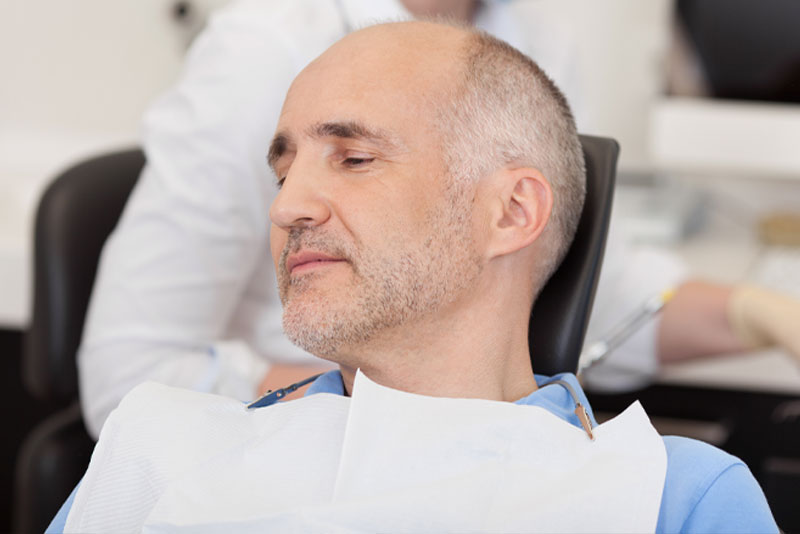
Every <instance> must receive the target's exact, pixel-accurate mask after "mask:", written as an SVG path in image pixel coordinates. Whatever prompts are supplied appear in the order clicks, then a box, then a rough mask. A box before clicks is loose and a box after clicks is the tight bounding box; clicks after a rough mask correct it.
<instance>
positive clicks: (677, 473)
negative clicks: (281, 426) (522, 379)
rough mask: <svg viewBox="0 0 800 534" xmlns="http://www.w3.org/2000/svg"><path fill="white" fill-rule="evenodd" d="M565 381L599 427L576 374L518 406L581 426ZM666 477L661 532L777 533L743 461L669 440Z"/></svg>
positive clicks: (338, 390) (329, 389) (58, 523)
mask: <svg viewBox="0 0 800 534" xmlns="http://www.w3.org/2000/svg"><path fill="white" fill-rule="evenodd" d="M554 380H561V381H564V382H566V383H568V384H569V385H570V386H572V390H573V392H574V394H575V396H576V397H577V399H578V401H579V402H580V403H581V404H582V405H583V406H584V407H585V408H586V410H587V412H588V414H589V418H590V419H591V420H592V424H593V425H596V424H597V422H596V420H595V418H594V414H593V413H592V409H591V407H590V406H589V401H588V400H587V399H586V394H585V393H584V392H583V389H582V388H581V386H580V384H578V380H577V378H575V375H573V374H570V373H562V374H559V375H556V376H554V377H546V376H541V375H536V383H537V384H538V385H539V389H537V390H536V391H534V392H533V393H531V394H530V395H528V396H527V397H524V398H522V399H520V400H518V401H516V404H525V405H529V406H539V407H541V408H544V409H546V410H547V411H549V412H550V413H552V414H554V415H556V416H558V417H560V418H561V419H563V420H565V421H567V422H568V423H570V424H572V425H575V426H577V427H581V424H580V421H579V420H578V417H577V416H576V415H575V400H574V399H573V397H572V394H571V392H570V391H569V390H568V389H567V388H566V387H564V386H563V385H561V384H556V383H552V382H553V381H554ZM315 393H333V394H336V395H344V394H345V391H344V384H343V383H342V375H341V374H340V373H339V371H330V372H328V373H325V374H324V375H322V376H321V377H319V378H318V379H317V380H316V381H315V382H314V383H313V384H311V386H310V387H309V388H308V391H306V395H314V394H315ZM663 439H664V445H665V447H666V450H667V475H666V478H665V480H664V492H663V494H662V497H661V508H660V510H659V513H658V524H657V526H656V532H659V533H662V532H663V533H672V532H686V533H690V532H726V533H736V532H751V533H753V532H756V533H766V532H778V526H777V525H776V524H775V520H774V519H773V518H772V513H771V512H770V509H769V505H768V504H767V499H766V498H765V497H764V492H763V491H761V487H760V486H759V485H758V482H756V479H755V478H753V475H752V473H750V469H748V468H747V466H746V465H745V464H744V463H743V462H742V461H741V460H739V459H738V458H736V457H734V456H731V455H730V454H728V453H726V452H723V451H721V450H719V449H717V448H716V447H712V446H711V445H708V444H706V443H703V442H701V441H697V440H693V439H689V438H682V437H677V436H665V437H664V438H663ZM77 490H78V488H77V487H76V488H75V490H73V492H72V494H71V495H70V496H69V498H68V499H67V500H66V502H65V503H64V504H63V506H62V507H61V509H60V510H59V511H58V514H56V517H55V518H54V519H53V521H52V522H51V523H50V526H49V527H48V528H47V530H46V533H55V532H63V530H64V525H65V523H66V520H67V515H68V514H69V510H70V508H71V507H72V502H73V500H74V499H75V493H76V492H77Z"/></svg>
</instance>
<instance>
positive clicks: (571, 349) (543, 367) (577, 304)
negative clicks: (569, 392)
mask: <svg viewBox="0 0 800 534" xmlns="http://www.w3.org/2000/svg"><path fill="white" fill-rule="evenodd" d="M580 138H581V144H582V145H583V154H584V158H585V160H586V201H585V203H584V206H583V213H582V214H581V219H580V222H579V223H578V230H577V233H576V234H575V240H574V241H573V243H572V246H571V247H570V249H569V251H568V252H567V255H566V256H565V258H564V261H563V262H562V263H561V265H560V266H559V267H558V269H557V270H556V272H555V273H553V276H552V277H551V278H550V280H549V281H548V282H547V284H546V285H545V287H544V288H543V289H542V292H541V294H540V295H539V298H538V299H537V300H536V304H535V305H534V307H533V311H532V312H531V319H530V326H529V329H528V346H529V349H530V352H531V363H532V365H533V371H534V372H535V373H537V374H544V375H554V374H557V373H562V372H572V373H574V372H575V371H576V370H577V369H578V359H579V358H580V353H581V347H582V346H583V338H584V336H585V335H586V326H587V325H588V324H589V314H590V312H591V309H592V303H593V302H594V293H595V289H596V288H597V279H598V277H599V276H600V266H601V265H602V263H603V252H604V251H605V245H606V234H607V233H608V223H609V220H610V218H611V203H612V197H613V193H614V179H615V177H616V169H617V157H618V156H619V144H617V142H616V141H614V140H613V139H608V138H604V137H592V136H588V135H582V136H580Z"/></svg>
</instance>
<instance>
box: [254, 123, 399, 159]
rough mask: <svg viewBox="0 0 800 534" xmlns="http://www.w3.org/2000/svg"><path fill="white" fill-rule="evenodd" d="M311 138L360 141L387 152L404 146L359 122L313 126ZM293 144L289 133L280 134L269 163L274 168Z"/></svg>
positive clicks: (274, 140) (271, 151) (268, 157)
mask: <svg viewBox="0 0 800 534" xmlns="http://www.w3.org/2000/svg"><path fill="white" fill-rule="evenodd" d="M307 135H308V136H309V137H312V138H315V139H320V138H323V137H338V138H340V139H360V140H363V141H369V142H371V143H376V144H378V145H379V146H381V147H382V148H384V149H385V150H397V149H399V147H400V146H402V144H401V143H400V142H399V141H398V140H397V139H396V138H395V137H394V136H392V135H390V134H389V133H387V132H385V131H383V130H379V129H376V128H370V127H368V126H367V125H365V124H364V123H362V122H358V121H332V122H320V123H317V124H313V125H312V126H311V127H310V128H309V129H308V130H307ZM291 144H292V137H291V135H289V134H288V133H285V132H278V133H277V134H275V137H274V138H273V139H272V143H270V146H269V153H268V155H267V162H268V163H269V165H270V167H273V168H274V165H275V162H277V161H278V160H279V159H280V158H281V156H283V154H284V153H286V150H287V149H288V148H289V145H291Z"/></svg>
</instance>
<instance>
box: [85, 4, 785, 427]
mask: <svg viewBox="0 0 800 534" xmlns="http://www.w3.org/2000/svg"><path fill="white" fill-rule="evenodd" d="M425 14H428V15H431V14H434V15H446V16H448V17H453V18H456V19H457V20H460V21H463V22H464V23H469V24H474V25H476V26H477V27H480V28H482V29H484V30H486V31H488V32H489V33H491V34H493V35H495V36H498V37H501V38H502V39H504V40H506V41H508V42H509V43H511V44H513V45H514V46H516V47H517V48H519V49H520V50H522V51H523V52H525V53H526V54H528V55H529V56H530V57H532V58H534V59H535V60H536V61H537V63H538V64H539V65H541V66H542V67H543V68H544V69H545V70H546V71H547V72H548V73H549V74H550V76H551V77H552V78H553V79H554V80H555V81H556V82H557V83H558V84H559V86H560V87H561V89H562V90H563V91H564V92H565V94H566V95H567V96H568V97H569V101H570V103H571V105H572V107H573V111H574V110H575V107H576V100H577V101H578V103H580V101H581V93H582V91H581V90H580V89H581V87H580V84H578V83H577V82H578V80H577V78H578V76H577V75H576V71H577V69H576V61H575V60H576V57H575V56H576V54H575V50H574V49H575V43H574V40H573V39H572V38H571V34H570V29H571V27H570V24H569V22H570V21H569V20H563V19H556V18H555V17H553V16H552V15H549V16H548V17H547V18H546V19H542V18H536V19H534V20H520V18H519V12H518V11H517V10H516V8H515V6H514V2H502V1H495V0H492V1H489V2H477V1H472V0H470V1H462V0H457V1H453V0H401V1H398V0H373V1H370V2H363V1H361V0H293V1H292V2H285V1H280V0H239V1H236V2H231V3H230V5H228V6H226V8H225V9H223V10H221V11H220V12H219V13H218V14H216V15H215V16H214V17H213V18H212V19H211V21H210V23H209V25H208V28H207V29H206V30H205V31H204V32H203V34H202V35H201V36H200V37H199V38H198V39H197V42H196V43H195V45H194V46H193V47H192V50H191V51H190V53H189V55H188V57H187V61H186V66H185V69H184V72H183V73H182V76H181V79H180V81H179V82H178V84H177V85H176V86H175V87H174V88H173V89H171V90H170V91H169V92H168V93H166V94H165V95H164V96H163V97H162V98H160V99H159V100H158V101H157V102H156V103H155V104H154V106H153V107H152V108H151V109H150V110H149V111H148V113H147V115H146V117H145V121H144V128H143V132H144V140H143V144H144V148H145V152H146V155H147V160H148V161H147V166H146V168H145V170H144V171H143V173H142V176H141V177H140V179H139V182H138V184H137V187H136V189H135V191H134V192H133V194H132V195H131V198H130V200H129V202H128V205H127V206H126V209H125V213H124V215H123V217H122V219H121V220H120V222H119V224H118V226H117V228H116V230H115V232H114V234H113V235H112V236H111V238H110V239H109V241H108V243H107V246H106V247H105V250H104V252H103V258H102V261H101V264H100V267H99V270H98V276H97V282H96V285H95V288H94V291H93V296H92V303H91V306H90V309H89V314H88V316H87V320H86V328H85V332H84V335H83V338H82V346H81V349H80V352H79V356H78V363H79V371H80V381H81V384H80V386H81V388H80V390H81V403H82V408H83V416H84V420H85V421H86V424H87V427H88V429H89V432H90V434H91V435H92V436H94V437H97V435H98V434H99V432H100V428H101V427H102V425H103V422H104V421H105V419H106V417H108V414H109V413H110V412H111V410H113V409H114V408H115V407H116V406H117V405H118V404H119V401H120V399H121V398H122V397H123V396H124V395H125V394H126V393H127V392H128V391H130V390H131V389H132V388H133V387H135V386H136V385H138V384H140V383H142V382H144V381H147V380H154V381H158V382H160V383H164V384H168V385H173V386H178V387H185V388H189V389H194V390H198V391H207V392H212V393H218V394H222V395H226V396H230V397H233V398H237V399H240V400H246V399H251V398H253V397H254V396H256V395H258V394H259V393H260V392H263V390H265V389H267V388H275V387H280V386H284V385H286V384H288V383H292V382H295V381H297V380H300V379H301V378H304V377H306V376H309V375H311V374H314V373H315V372H316V371H315V369H314V367H315V366H317V365H319V364H318V363H316V362H318V360H316V359H315V358H313V357H312V356H311V355H309V354H308V353H307V352H305V351H303V350H301V349H300V348H298V347H296V346H294V345H292V344H291V343H290V342H289V341H288V340H287V339H286V337H285V336H284V335H283V333H282V331H281V326H280V324H281V305H280V302H279V298H278V295H277V292H276V290H275V284H272V283H269V282H265V280H269V279H272V278H273V277H274V271H273V268H272V265H271V263H272V262H271V259H270V258H269V253H268V246H267V243H268V240H269V238H268V235H267V226H268V220H267V212H268V209H269V206H270V204H271V202H272V200H273V198H274V196H275V194H276V191H275V189H274V187H273V184H272V183H271V177H270V176H269V171H268V169H267V168H266V166H265V165H264V164H263V153H262V152H263V147H264V146H265V145H266V144H268V143H269V138H270V136H271V135H272V133H273V132H274V130H275V122H274V121H275V118H277V116H278V113H279V110H280V106H281V104H282V102H283V98H284V96H285V93H286V89H287V87H288V86H289V84H290V82H291V80H292V79H293V78H294V76H295V75H296V74H297V73H298V72H299V71H300V69H302V68H303V67H304V66H305V65H306V64H307V63H308V62H309V61H311V60H312V59H313V58H314V57H316V56H317V55H319V54H320V53H321V52H322V51H323V50H324V49H325V48H326V47H328V46H329V45H330V44H332V43H333V42H334V41H336V40H337V39H339V38H341V37H342V36H343V35H344V34H345V33H347V31H348V30H349V29H353V28H359V27H361V26H363V25H365V24H367V23H368V22H370V21H374V20H377V19H385V20H404V19H408V18H410V17H412V16H420V15H425ZM578 122H579V125H580V126H581V127H582V129H583V131H584V132H590V131H591V130H590V126H588V125H587V124H586V123H585V122H584V124H582V125H581V124H580V122H581V121H580V119H579V121H578ZM587 128H589V130H587ZM623 149H624V147H623ZM614 234H615V231H614V230H613V223H612V230H611V232H610V236H609V247H608V250H609V255H610V256H612V257H611V258H607V260H606V262H605V266H604V269H603V272H602V274H601V279H600V283H599V287H598V291H597V297H596V298H595V308H594V312H593V313H592V321H591V322H590V324H589V331H588V333H587V339H588V340H589V341H595V340H597V339H598V338H600V337H601V336H605V335H606V334H607V333H608V332H609V331H610V330H611V329H613V328H614V327H615V326H616V325H617V323H619V321H620V320H622V319H623V318H625V317H626V316H627V315H628V314H629V313H630V311H631V310H632V309H634V308H635V307H636V306H638V305H640V304H641V302H643V301H644V300H645V299H646V298H648V297H649V296H651V294H652V293H654V292H658V291H661V290H662V289H664V288H666V287H669V286H671V285H676V284H678V283H680V282H681V281H682V280H683V278H684V277H685V274H686V273H685V269H684V268H682V266H681V265H679V262H678V261H677V260H676V259H675V258H671V257H669V256H666V255H665V254H657V253H654V252H652V251H650V252H649V253H646V252H643V251H641V250H637V251H635V252H634V251H631V250H625V249H624V248H623V250H619V249H620V248H621V247H615V246H614V245H615V244H620V242H621V241H624V240H622V239H620V238H619V232H617V238H615V236H614ZM143 251H144V252H143ZM737 294H742V293H739V292H737ZM745 294H746V295H749V297H752V296H753V293H752V292H748V293H745ZM740 300H741V299H733V298H732V291H731V288H729V287H717V286H714V285H712V284H703V283H700V284H698V283H695V284H688V285H684V286H682V287H681V288H680V289H679V290H678V291H677V293H676V297H675V298H674V299H673V300H672V302H670V303H669V305H668V306H667V307H666V309H665V312H664V315H663V316H662V317H661V318H660V320H659V321H653V322H652V323H649V324H647V325H645V327H644V328H642V330H640V331H639V332H637V333H636V334H635V335H634V336H633V337H632V338H631V339H630V340H628V341H627V342H626V343H625V344H624V345H623V346H621V347H619V348H618V349H616V350H615V351H614V353H613V355H612V356H611V357H610V358H609V360H608V361H607V362H605V363H606V364H607V368H606V369H604V368H603V365H601V366H598V367H596V368H593V369H592V370H591V373H587V375H586V376H585V377H584V378H585V379H586V380H587V381H588V382H589V383H590V384H591V385H592V386H593V387H598V386H605V387H606V388H609V389H619V388H620V387H624V386H628V387H631V386H635V385H641V384H642V383H643V382H645V381H647V380H648V379H649V378H651V377H652V376H653V374H654V373H655V372H656V370H657V368H658V362H659V361H660V360H661V361H666V360H675V359H681V358H687V357H695V356H707V355H709V354H715V353H723V354H727V353H731V352H735V351H741V350H744V349H746V348H748V347H751V346H753V343H744V342H743V341H742V339H741V336H739V335H737V334H736V332H733V331H732V330H731V328H730V327H729V323H728V321H727V320H726V318H725V317H726V310H727V308H729V304H730V303H731V302H734V301H740ZM747 300H748V301H751V300H752V299H751V298H748V299H747ZM763 300H764V299H761V301H762V302H760V303H759V304H758V305H757V306H751V305H749V304H748V305H747V306H738V308H739V309H748V310H758V312H757V313H751V314H750V315H752V316H753V317H747V320H746V321H741V322H742V323H743V324H744V325H745V326H747V325H752V324H753V323H756V322H757V323H759V324H763V325H765V326H766V328H763V329H762V328H760V330H764V332H763V333H762V334H761V335H759V336H758V337H757V338H753V336H747V339H748V340H750V339H757V340H758V341H759V342H760V343H767V344H769V343H777V344H780V345H783V346H785V347H787V348H788V349H789V350H790V351H791V352H793V353H795V354H797V355H800V341H798V336H796V335H792V334H794V333H795V332H796V328H794V325H792V324H788V325H786V323H787V321H788V318H789V317H792V316H797V315H798V313H800V311H797V310H800V304H799V303H798V302H796V301H793V302H786V303H785V304H784V305H783V306H777V307H776V306H775V305H774V304H773V303H772V302H770V299H767V301H766V305H765V304H764V302H763ZM776 309H777V312H776ZM785 310H789V312H791V313H786V312H785ZM765 311H771V312H770V313H764V312H765ZM737 316H742V315H741V314H737ZM776 319H777V321H778V322H776ZM779 324H784V325H786V326H788V329H787V328H779V330H781V331H782V332H784V333H783V334H780V335H774V334H773V331H774V330H775V328H772V327H773V326H774V325H779ZM748 330H752V328H748ZM786 332H788V335H787V334H786ZM792 340H794V341H792ZM621 369H622V370H621ZM604 371H605V372H604ZM625 371H628V372H627V373H626V372H625Z"/></svg>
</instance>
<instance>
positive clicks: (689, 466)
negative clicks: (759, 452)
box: [657, 436, 777, 532]
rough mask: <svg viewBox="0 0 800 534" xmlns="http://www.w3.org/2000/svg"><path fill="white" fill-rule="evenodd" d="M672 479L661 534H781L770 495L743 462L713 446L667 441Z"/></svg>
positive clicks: (666, 487)
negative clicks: (696, 533) (690, 533)
mask: <svg viewBox="0 0 800 534" xmlns="http://www.w3.org/2000/svg"><path fill="white" fill-rule="evenodd" d="M663 439H664V446H665V448H666V451H667V474H666V479H665V481H664V493H663V496H662V501H661V511H660V513H659V520H658V529H657V530H658V531H659V532H684V531H708V532H711V531H722V530H724V531H726V532H756V531H757V532H776V531H777V526H776V525H775V522H774V520H773V518H772V514H771V512H770V510H769V506H768V504H767V501H766V498H765V497H764V493H763V491H762V490H761V487H760V486H759V485H758V482H757V481H756V479H755V478H754V477H753V475H752V473H751V472H750V470H749V469H748V467H747V466H746V465H745V464H744V462H742V461H741V460H740V459H739V458H737V457H735V456H733V455H731V454H728V453H727V452H724V451H722V450H720V449H718V448H716V447H714V446H712V445H709V444H708V443H704V442H702V441H698V440H694V439H690V438H684V437H678V436H664V438H663Z"/></svg>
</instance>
